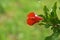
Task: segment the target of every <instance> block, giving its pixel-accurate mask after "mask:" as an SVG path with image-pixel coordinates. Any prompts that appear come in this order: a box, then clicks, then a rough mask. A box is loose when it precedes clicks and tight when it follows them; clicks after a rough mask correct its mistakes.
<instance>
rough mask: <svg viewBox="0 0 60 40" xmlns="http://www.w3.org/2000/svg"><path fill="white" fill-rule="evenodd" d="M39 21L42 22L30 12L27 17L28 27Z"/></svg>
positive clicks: (40, 18)
mask: <svg viewBox="0 0 60 40" xmlns="http://www.w3.org/2000/svg"><path fill="white" fill-rule="evenodd" d="M40 20H43V18H42V17H40V16H38V15H36V14H35V13H34V12H30V13H29V14H28V16H27V24H28V25H33V24H35V23H37V22H39V21H40Z"/></svg>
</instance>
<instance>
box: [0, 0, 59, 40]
mask: <svg viewBox="0 0 60 40" xmlns="http://www.w3.org/2000/svg"><path fill="white" fill-rule="evenodd" d="M56 1H57V2H58V5H57V6H58V9H57V14H58V17H60V14H59V13H60V10H59V7H60V0H0V40H44V39H45V37H47V36H49V35H51V34H52V30H51V29H50V28H48V29H46V28H44V26H39V25H37V24H35V25H33V26H29V25H27V23H26V19H27V14H28V13H29V12H31V11H34V12H36V14H38V15H39V14H43V13H44V12H43V7H44V5H46V6H47V7H48V8H49V9H50V8H51V7H52V5H53V4H54V2H56ZM36 27H40V28H36Z"/></svg>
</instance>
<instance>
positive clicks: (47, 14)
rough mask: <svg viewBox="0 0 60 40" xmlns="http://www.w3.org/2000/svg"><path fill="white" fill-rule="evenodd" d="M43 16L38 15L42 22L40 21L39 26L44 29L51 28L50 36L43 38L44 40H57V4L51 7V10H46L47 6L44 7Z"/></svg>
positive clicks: (59, 25)
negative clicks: (42, 26)
mask: <svg viewBox="0 0 60 40" xmlns="http://www.w3.org/2000/svg"><path fill="white" fill-rule="evenodd" d="M43 10H44V15H43V14H42V15H39V16H40V17H42V18H43V19H44V20H42V21H41V22H40V23H39V25H40V26H41V25H44V27H45V28H49V27H51V30H53V33H52V35H50V36H48V37H46V38H45V40H59V39H58V36H59V34H60V20H59V18H58V16H57V12H56V10H57V2H55V4H54V5H53V7H52V8H51V10H49V9H48V8H47V6H44V8H43Z"/></svg>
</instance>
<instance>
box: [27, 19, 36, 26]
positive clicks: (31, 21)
mask: <svg viewBox="0 0 60 40" xmlns="http://www.w3.org/2000/svg"><path fill="white" fill-rule="evenodd" d="M35 23H36V21H34V20H32V19H27V24H29V25H33V24H35Z"/></svg>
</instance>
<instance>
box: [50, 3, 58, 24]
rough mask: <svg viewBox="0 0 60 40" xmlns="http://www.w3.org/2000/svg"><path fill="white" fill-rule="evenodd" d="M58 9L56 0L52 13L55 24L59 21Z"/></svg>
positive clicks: (51, 17) (52, 20) (51, 16)
mask: <svg viewBox="0 0 60 40" xmlns="http://www.w3.org/2000/svg"><path fill="white" fill-rule="evenodd" d="M56 10H57V2H55V4H54V5H53V7H52V11H51V14H50V20H51V23H53V24H57V23H58V16H57V13H56Z"/></svg>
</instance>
